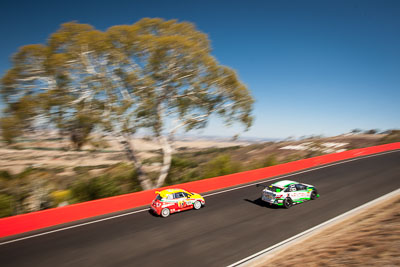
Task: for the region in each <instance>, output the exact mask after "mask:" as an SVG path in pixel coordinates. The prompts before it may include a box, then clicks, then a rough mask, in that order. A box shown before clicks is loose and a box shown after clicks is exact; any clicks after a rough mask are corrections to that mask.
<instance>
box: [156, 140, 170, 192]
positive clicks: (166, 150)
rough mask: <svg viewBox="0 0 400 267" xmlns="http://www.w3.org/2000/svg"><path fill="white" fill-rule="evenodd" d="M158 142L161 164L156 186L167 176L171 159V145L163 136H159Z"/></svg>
mask: <svg viewBox="0 0 400 267" xmlns="http://www.w3.org/2000/svg"><path fill="white" fill-rule="evenodd" d="M158 140H159V142H160V145H161V148H162V150H163V154H164V157H163V165H162V167H161V171H160V176H159V177H158V180H157V183H156V187H161V186H163V185H164V182H165V179H166V178H167V176H168V172H169V169H170V168H171V160H172V147H171V144H170V143H169V142H168V139H167V138H166V137H165V136H160V137H159V139H158Z"/></svg>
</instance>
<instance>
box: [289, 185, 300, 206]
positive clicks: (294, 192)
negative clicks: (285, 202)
mask: <svg viewBox="0 0 400 267" xmlns="http://www.w3.org/2000/svg"><path fill="white" fill-rule="evenodd" d="M287 191H288V192H289V193H288V195H289V197H290V198H291V199H292V200H293V201H294V202H297V201H298V200H299V199H300V196H299V194H298V192H297V188H296V185H295V184H291V185H289V187H288V188H287Z"/></svg>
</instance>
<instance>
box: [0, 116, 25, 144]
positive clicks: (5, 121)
mask: <svg viewBox="0 0 400 267" xmlns="http://www.w3.org/2000/svg"><path fill="white" fill-rule="evenodd" d="M0 127H1V135H2V137H3V139H4V141H6V143H7V144H9V145H11V144H13V143H15V138H17V137H18V136H20V135H21V134H22V129H21V127H20V124H19V120H18V118H17V117H15V116H7V117H3V118H1V119H0Z"/></svg>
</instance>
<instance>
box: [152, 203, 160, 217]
mask: <svg viewBox="0 0 400 267" xmlns="http://www.w3.org/2000/svg"><path fill="white" fill-rule="evenodd" d="M150 210H151V212H153V213H155V214H157V215H160V214H161V210H162V208H161V207H159V208H157V207H154V206H153V205H151V206H150Z"/></svg>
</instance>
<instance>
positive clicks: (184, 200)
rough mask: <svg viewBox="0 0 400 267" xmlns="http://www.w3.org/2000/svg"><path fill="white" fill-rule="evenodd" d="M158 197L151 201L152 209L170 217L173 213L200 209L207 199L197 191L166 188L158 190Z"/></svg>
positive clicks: (156, 212)
mask: <svg viewBox="0 0 400 267" xmlns="http://www.w3.org/2000/svg"><path fill="white" fill-rule="evenodd" d="M156 194H157V196H156V199H154V200H153V202H152V203H151V206H150V208H151V210H152V211H153V212H154V213H155V214H157V215H161V216H162V217H164V218H165V217H168V216H169V215H170V214H171V213H175V212H180V211H184V210H189V209H195V210H198V209H200V208H201V207H202V206H204V205H205V203H206V202H205V200H204V198H203V197H202V196H200V195H199V194H197V193H190V192H188V191H185V190H183V189H165V190H163V191H161V192H158V191H156Z"/></svg>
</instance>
